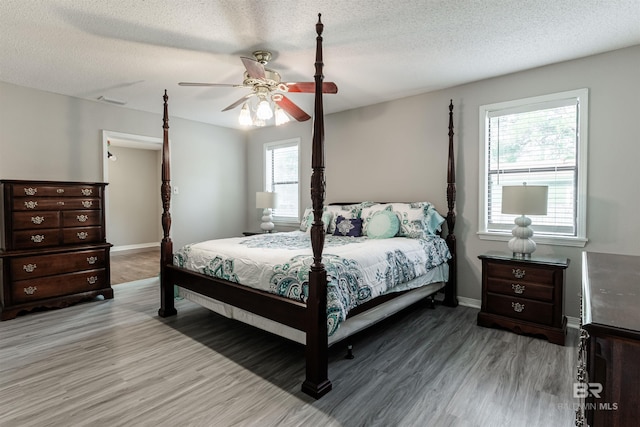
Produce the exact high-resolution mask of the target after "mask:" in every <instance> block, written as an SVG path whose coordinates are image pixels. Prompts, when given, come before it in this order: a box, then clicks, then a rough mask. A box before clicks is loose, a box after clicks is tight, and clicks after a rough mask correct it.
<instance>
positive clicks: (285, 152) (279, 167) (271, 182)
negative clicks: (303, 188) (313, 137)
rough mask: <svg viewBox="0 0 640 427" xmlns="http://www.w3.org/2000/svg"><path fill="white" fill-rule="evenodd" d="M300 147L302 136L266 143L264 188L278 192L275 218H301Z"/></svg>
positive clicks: (293, 220)
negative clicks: (299, 185)
mask: <svg viewBox="0 0 640 427" xmlns="http://www.w3.org/2000/svg"><path fill="white" fill-rule="evenodd" d="M299 148H300V139H299V138H296V139H289V140H286V141H278V142H270V143H267V144H265V145H264V170H265V180H264V189H265V191H273V192H274V193H277V202H276V207H275V208H274V209H273V211H272V215H273V221H274V222H279V223H287V222H290V223H293V222H296V223H297V222H298V221H299V217H298V214H299V191H298V182H299V181H300V176H299V172H298V171H299V169H300V168H299V155H298V153H299V151H300V150H299Z"/></svg>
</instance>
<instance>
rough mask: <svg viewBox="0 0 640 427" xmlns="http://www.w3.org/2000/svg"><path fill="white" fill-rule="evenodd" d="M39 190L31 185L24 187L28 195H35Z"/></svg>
mask: <svg viewBox="0 0 640 427" xmlns="http://www.w3.org/2000/svg"><path fill="white" fill-rule="evenodd" d="M37 192H38V189H37V188H31V187H29V188H25V189H24V194H26V195H27V196H35V195H36V193H37Z"/></svg>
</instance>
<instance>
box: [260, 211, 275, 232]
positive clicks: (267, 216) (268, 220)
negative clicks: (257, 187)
mask: <svg viewBox="0 0 640 427" xmlns="http://www.w3.org/2000/svg"><path fill="white" fill-rule="evenodd" d="M274 227H275V225H274V224H273V218H272V217H271V209H269V208H264V210H263V211H262V224H260V228H261V229H262V231H264V232H265V233H271V230H273V228H274Z"/></svg>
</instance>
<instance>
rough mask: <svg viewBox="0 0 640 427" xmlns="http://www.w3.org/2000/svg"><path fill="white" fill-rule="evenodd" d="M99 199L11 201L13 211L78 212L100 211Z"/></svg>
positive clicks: (71, 198) (28, 199)
mask: <svg viewBox="0 0 640 427" xmlns="http://www.w3.org/2000/svg"><path fill="white" fill-rule="evenodd" d="M101 208H102V204H101V203H100V199H95V198H79V197H67V198H63V197H55V198H36V197H30V198H25V197H16V198H15V199H14V200H13V210H14V211H37V210H41V211H55V210H79V209H101Z"/></svg>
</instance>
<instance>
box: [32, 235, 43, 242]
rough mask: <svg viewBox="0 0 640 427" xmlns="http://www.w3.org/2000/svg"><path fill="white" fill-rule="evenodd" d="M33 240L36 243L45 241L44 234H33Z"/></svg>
mask: <svg viewBox="0 0 640 427" xmlns="http://www.w3.org/2000/svg"><path fill="white" fill-rule="evenodd" d="M31 241H32V242H34V243H42V242H44V234H36V235H35V236H31Z"/></svg>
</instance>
